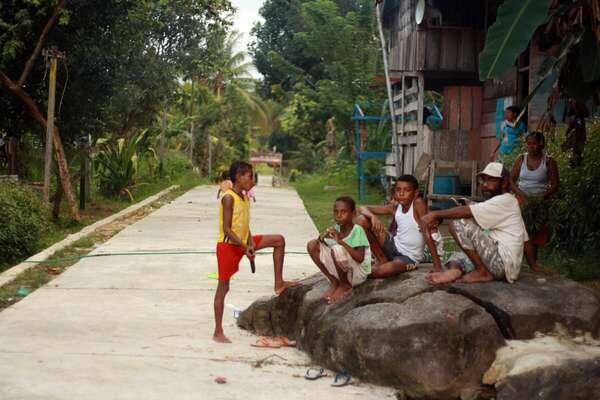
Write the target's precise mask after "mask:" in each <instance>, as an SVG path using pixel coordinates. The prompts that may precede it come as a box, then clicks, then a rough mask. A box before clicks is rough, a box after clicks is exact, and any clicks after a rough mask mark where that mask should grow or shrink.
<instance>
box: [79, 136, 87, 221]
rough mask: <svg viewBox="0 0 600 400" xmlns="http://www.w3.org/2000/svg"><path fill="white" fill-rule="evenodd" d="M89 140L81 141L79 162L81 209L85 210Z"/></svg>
mask: <svg viewBox="0 0 600 400" xmlns="http://www.w3.org/2000/svg"><path fill="white" fill-rule="evenodd" d="M87 147H88V146H87V140H85V141H84V140H82V141H81V152H80V157H81V160H80V161H79V209H80V210H85V200H86V199H85V198H86V188H85V186H86V177H87V154H86V153H87V152H86V149H87Z"/></svg>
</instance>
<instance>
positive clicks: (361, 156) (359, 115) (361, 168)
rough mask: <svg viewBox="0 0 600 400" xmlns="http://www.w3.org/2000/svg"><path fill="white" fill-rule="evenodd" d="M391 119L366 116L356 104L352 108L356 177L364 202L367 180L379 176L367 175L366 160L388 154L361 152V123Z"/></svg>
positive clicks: (359, 194) (359, 192)
mask: <svg viewBox="0 0 600 400" xmlns="http://www.w3.org/2000/svg"><path fill="white" fill-rule="evenodd" d="M387 119H389V117H383V116H377V115H365V114H364V113H363V111H362V109H361V108H360V106H359V105H358V103H355V104H354V106H353V107H352V120H353V121H354V146H355V150H356V175H357V176H358V199H359V201H364V199H365V183H366V181H367V180H377V179H379V177H377V176H367V175H365V165H364V160H368V159H372V158H385V156H386V155H387V153H386V152H385V151H360V123H361V122H368V121H383V120H387Z"/></svg>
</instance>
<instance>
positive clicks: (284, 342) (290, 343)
mask: <svg viewBox="0 0 600 400" xmlns="http://www.w3.org/2000/svg"><path fill="white" fill-rule="evenodd" d="M273 340H274V341H275V342H277V343H279V344H280V345H281V347H296V341H295V340H290V339H288V338H287V337H285V336H275V337H274V338H273Z"/></svg>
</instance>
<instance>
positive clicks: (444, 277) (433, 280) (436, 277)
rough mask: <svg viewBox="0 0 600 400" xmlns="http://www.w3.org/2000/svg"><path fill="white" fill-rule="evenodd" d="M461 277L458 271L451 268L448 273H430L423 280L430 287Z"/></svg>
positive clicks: (460, 272)
mask: <svg viewBox="0 0 600 400" xmlns="http://www.w3.org/2000/svg"><path fill="white" fill-rule="evenodd" d="M461 275H462V271H461V270H459V269H455V268H451V269H449V270H448V271H442V272H431V273H429V274H427V276H426V277H425V279H426V280H427V282H429V283H430V284H432V285H441V284H444V283H449V282H454V281H455V280H457V279H458V278H460V277H461Z"/></svg>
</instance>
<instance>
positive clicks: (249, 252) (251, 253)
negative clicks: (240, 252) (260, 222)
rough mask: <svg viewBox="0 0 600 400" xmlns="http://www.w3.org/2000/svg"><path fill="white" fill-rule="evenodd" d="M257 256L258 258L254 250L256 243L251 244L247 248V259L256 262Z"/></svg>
mask: <svg viewBox="0 0 600 400" xmlns="http://www.w3.org/2000/svg"><path fill="white" fill-rule="evenodd" d="M255 256H256V250H255V249H254V243H250V244H249V245H248V246H247V247H246V257H248V259H249V260H254V257H255Z"/></svg>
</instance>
